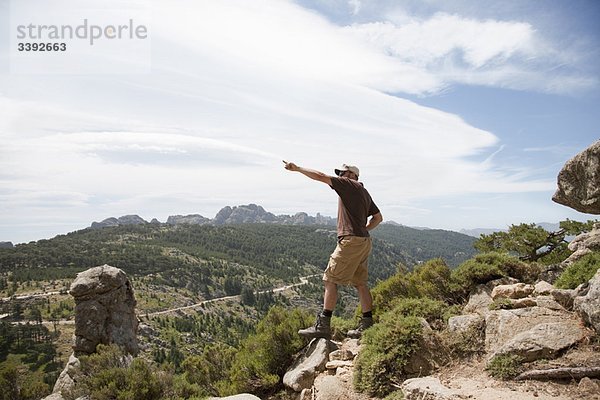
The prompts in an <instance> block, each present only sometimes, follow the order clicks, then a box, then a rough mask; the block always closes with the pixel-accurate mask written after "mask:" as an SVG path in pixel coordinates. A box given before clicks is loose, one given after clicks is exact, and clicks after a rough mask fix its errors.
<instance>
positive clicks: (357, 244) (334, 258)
mask: <svg viewBox="0 0 600 400" xmlns="http://www.w3.org/2000/svg"><path fill="white" fill-rule="evenodd" d="M369 254H371V238H370V237H360V236H345V237H343V238H342V239H341V240H338V244H337V247H336V248H335V250H334V251H333V253H332V254H331V257H329V264H327V269H325V274H323V280H324V281H327V282H332V283H335V284H338V285H353V286H357V285H362V284H366V283H367V278H368V274H369V265H368V264H369Z"/></svg>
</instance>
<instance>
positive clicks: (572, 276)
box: [554, 252, 600, 289]
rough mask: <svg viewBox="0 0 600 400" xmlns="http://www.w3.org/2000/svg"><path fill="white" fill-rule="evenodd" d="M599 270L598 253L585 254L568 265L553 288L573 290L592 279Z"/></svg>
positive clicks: (599, 253)
mask: <svg viewBox="0 0 600 400" xmlns="http://www.w3.org/2000/svg"><path fill="white" fill-rule="evenodd" d="M598 268H600V252H593V253H590V254H586V255H585V256H583V257H582V258H580V259H579V260H577V261H576V262H574V263H573V264H571V265H569V266H568V267H567V268H566V269H565V270H564V271H563V273H562V274H561V275H560V276H559V277H558V279H557V280H556V282H555V283H554V286H556V287H557V288H560V289H575V288H576V287H577V286H579V285H581V284H582V283H585V282H587V281H589V280H590V279H592V277H593V276H594V275H595V274H596V271H598Z"/></svg>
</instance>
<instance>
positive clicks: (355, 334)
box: [346, 317, 373, 339]
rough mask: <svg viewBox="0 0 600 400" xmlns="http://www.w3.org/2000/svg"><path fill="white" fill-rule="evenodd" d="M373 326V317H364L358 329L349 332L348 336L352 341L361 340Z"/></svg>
mask: <svg viewBox="0 0 600 400" xmlns="http://www.w3.org/2000/svg"><path fill="white" fill-rule="evenodd" d="M371 326H373V317H363V318H361V319H360V322H359V323H358V328H356V329H352V330H349V331H348V333H346V336H348V337H349V338H352V339H359V338H360V337H361V336H362V333H363V332H364V331H365V330H367V329H368V328H370V327H371Z"/></svg>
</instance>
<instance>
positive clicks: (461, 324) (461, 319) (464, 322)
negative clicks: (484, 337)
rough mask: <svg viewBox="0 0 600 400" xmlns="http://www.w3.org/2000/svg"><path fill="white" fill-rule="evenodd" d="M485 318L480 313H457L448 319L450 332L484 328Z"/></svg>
mask: <svg viewBox="0 0 600 400" xmlns="http://www.w3.org/2000/svg"><path fill="white" fill-rule="evenodd" d="M484 322H485V320H484V319H483V317H482V316H481V315H479V314H467V315H457V316H455V317H450V319H448V331H449V332H467V331H469V330H471V329H481V328H483V324H484Z"/></svg>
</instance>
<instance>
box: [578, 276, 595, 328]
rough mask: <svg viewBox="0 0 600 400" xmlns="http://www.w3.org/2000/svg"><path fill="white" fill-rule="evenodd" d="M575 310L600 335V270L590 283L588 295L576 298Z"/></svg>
mask: <svg viewBox="0 0 600 400" xmlns="http://www.w3.org/2000/svg"><path fill="white" fill-rule="evenodd" d="M573 309H574V310H575V311H577V312H579V314H581V317H582V318H583V320H584V321H585V322H586V323H587V324H588V325H590V326H591V327H592V328H594V330H595V331H596V332H598V333H600V269H599V270H598V271H597V272H596V275H594V276H593V277H592V279H590V281H589V288H588V291H587V294H585V295H584V296H579V297H576V298H575V300H574V303H573Z"/></svg>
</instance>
